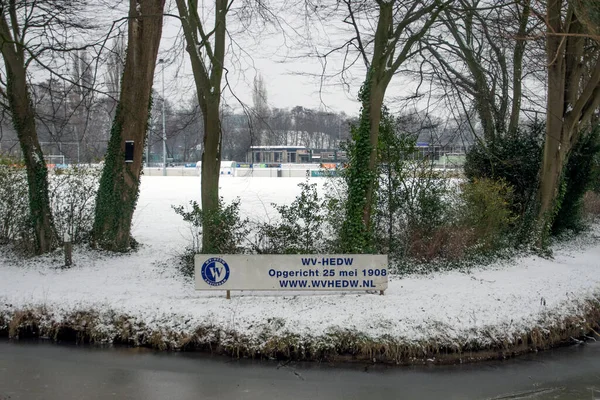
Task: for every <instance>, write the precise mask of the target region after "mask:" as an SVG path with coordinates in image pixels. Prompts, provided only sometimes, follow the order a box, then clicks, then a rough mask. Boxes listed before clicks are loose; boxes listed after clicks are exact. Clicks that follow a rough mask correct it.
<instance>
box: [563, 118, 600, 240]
mask: <svg viewBox="0 0 600 400" xmlns="http://www.w3.org/2000/svg"><path fill="white" fill-rule="evenodd" d="M599 133H600V129H594V130H592V132H591V133H589V134H587V135H584V136H582V137H581V138H580V139H579V141H578V142H577V144H576V145H575V147H574V148H573V150H572V151H571V155H570V156H569V160H568V162H567V165H566V166H565V169H564V171H563V175H562V184H563V191H564V192H563V193H564V194H563V195H562V198H560V199H558V202H559V204H558V206H557V210H558V212H557V214H556V217H555V218H554V221H553V222H552V234H554V235H558V234H560V233H562V232H565V231H567V230H573V231H580V230H582V229H583V228H584V226H583V225H584V223H583V222H584V221H583V197H584V195H585V193H586V192H587V191H588V190H589V189H592V188H593V186H594V185H593V184H594V179H595V178H596V177H595V176H594V175H595V170H594V167H595V162H596V161H597V158H598V155H599V154H600V140H599V136H600V135H599Z"/></svg>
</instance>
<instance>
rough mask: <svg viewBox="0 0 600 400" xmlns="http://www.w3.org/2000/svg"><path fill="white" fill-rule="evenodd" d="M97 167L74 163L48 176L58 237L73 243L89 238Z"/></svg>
mask: <svg viewBox="0 0 600 400" xmlns="http://www.w3.org/2000/svg"><path fill="white" fill-rule="evenodd" d="M99 179H100V170H98V169H95V168H85V167H80V166H75V167H72V168H69V169H65V170H62V173H61V174H58V175H54V176H52V177H51V179H50V204H51V207H52V213H53V217H54V224H55V227H56V231H57V234H58V237H59V238H60V239H61V240H62V239H64V238H65V235H66V234H68V235H69V237H70V240H71V242H72V243H82V242H86V241H87V240H88V239H89V236H90V233H91V231H92V227H93V224H94V211H95V208H96V204H95V201H96V194H97V193H98V185H99Z"/></svg>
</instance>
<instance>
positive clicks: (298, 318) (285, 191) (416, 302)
mask: <svg viewBox="0 0 600 400" xmlns="http://www.w3.org/2000/svg"><path fill="white" fill-rule="evenodd" d="M301 181H302V179H295V178H229V177H228V178H223V179H222V180H221V193H222V195H223V197H224V198H225V200H226V201H229V200H233V199H234V198H236V197H240V198H241V209H242V213H243V214H244V215H246V216H249V217H251V218H253V219H260V218H265V219H266V218H267V216H268V214H271V215H272V212H273V209H272V207H271V203H273V202H274V203H279V204H281V203H288V202H291V201H292V200H293V199H294V197H295V196H296V195H297V194H298V193H299V188H298V187H297V184H298V183H299V182H301ZM314 181H316V182H319V185H320V187H321V188H322V184H323V180H322V179H320V178H315V179H314ZM199 194H200V182H199V178H198V177H144V178H143V179H142V186H141V194H140V198H139V203H138V208H137V211H136V214H135V218H134V237H135V238H136V239H137V240H138V241H139V242H140V243H141V244H142V247H141V249H140V250H139V251H137V252H135V253H132V254H128V255H124V256H110V255H104V254H99V253H95V252H91V251H89V250H86V249H83V248H79V249H76V250H75V252H74V254H73V259H74V263H75V266H74V267H73V268H70V269H60V268H57V267H59V266H60V265H61V257H60V255H59V254H57V255H53V256H45V257H40V258H35V259H32V260H18V259H14V258H12V257H10V256H8V255H6V254H3V255H0V312H1V311H2V308H4V309H5V311H6V310H8V311H10V310H16V309H23V308H27V307H38V306H44V308H45V309H50V310H52V312H53V313H54V314H55V316H56V317H57V318H60V316H61V315H66V314H68V313H70V312H72V311H75V310H89V309H96V310H111V311H114V312H115V313H116V314H126V315H129V316H132V317H134V318H136V319H137V320H138V321H143V322H144V323H145V324H146V326H147V327H149V328H155V329H159V328H163V329H171V330H174V331H178V332H192V331H193V330H194V329H195V328H196V327H198V326H209V325H210V326H216V327H220V328H222V329H224V330H227V331H229V332H232V331H233V332H238V333H240V334H242V335H245V336H247V337H257V336H258V335H260V334H261V332H264V330H265V329H269V330H270V332H273V333H274V334H278V333H280V334H284V333H297V334H299V335H301V336H302V335H308V336H319V335H326V334H327V333H328V332H332V331H335V330H337V329H349V330H355V331H357V332H360V333H363V334H365V335H367V336H369V337H373V338H378V337H382V336H384V335H389V336H392V337H394V338H397V339H398V340H402V341H405V342H415V341H424V340H436V341H437V342H442V343H454V342H461V343H464V342H465V341H470V340H474V341H478V342H479V343H482V344H483V343H486V342H487V343H489V341H493V340H495V338H501V337H514V336H515V335H519V334H522V333H524V332H526V331H528V330H530V329H531V328H534V327H544V326H548V325H549V324H552V323H554V321H559V320H561V319H563V318H567V317H569V316H574V315H578V314H580V313H581V312H582V310H583V308H582V304H583V302H584V301H585V300H588V299H591V298H594V295H595V294H596V293H599V290H598V289H599V288H600V241H599V240H596V239H598V237H600V226H598V225H596V226H594V228H593V229H592V231H591V232H590V233H588V234H586V237H582V238H579V239H578V240H577V241H575V242H572V243H570V244H568V245H561V246H560V247H556V248H554V249H553V250H554V255H553V258H552V259H543V258H540V257H536V256H528V257H523V258H520V259H517V260H514V261H511V262H509V263H505V264H498V265H494V266H491V267H489V266H488V267H486V268H485V269H480V270H477V269H476V270H473V271H471V272H469V273H463V272H444V273H437V274H433V275H429V276H413V277H405V278H402V279H400V278H395V277H391V280H390V283H389V288H388V290H387V291H386V292H385V296H379V295H373V294H367V293H343V292H340V293H301V292H298V293H289V292H287V293H283V292H282V293H271V292H269V293H264V292H243V293H242V292H233V293H232V299H231V300H227V299H226V298H225V293H215V292H198V291H195V290H194V285H193V282H192V281H191V280H188V279H185V278H183V277H181V276H180V275H179V274H178V273H177V271H176V267H175V265H174V259H175V257H176V256H177V254H179V253H181V252H182V251H183V248H184V247H185V246H186V244H187V235H188V228H187V226H186V225H185V223H184V222H183V221H182V220H181V217H179V216H178V215H176V214H175V212H174V211H173V210H172V209H171V205H180V204H184V203H187V202H188V201H189V200H193V199H195V200H199ZM594 237H595V238H594Z"/></svg>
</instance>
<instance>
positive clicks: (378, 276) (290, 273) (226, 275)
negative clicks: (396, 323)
mask: <svg viewBox="0 0 600 400" xmlns="http://www.w3.org/2000/svg"><path fill="white" fill-rule="evenodd" d="M387 266H388V259H387V256H386V255H370V254H357V255H351V254H350V255H348V254H343V255H336V254H334V255H208V254H197V255H196V257H195V272H196V289H197V290H338V291H346V290H360V291H365V290H380V291H381V290H385V289H387V286H388V270H387Z"/></svg>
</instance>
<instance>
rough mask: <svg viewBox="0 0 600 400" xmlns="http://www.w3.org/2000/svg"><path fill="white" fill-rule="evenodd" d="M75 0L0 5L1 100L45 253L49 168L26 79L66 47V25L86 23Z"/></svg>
mask: <svg viewBox="0 0 600 400" xmlns="http://www.w3.org/2000/svg"><path fill="white" fill-rule="evenodd" d="M78 6H79V4H78V2H77V1H50V0H46V1H44V0H40V1H36V2H30V1H26V0H22V1H18V0H12V1H3V2H2V4H1V5H0V52H1V53H2V58H3V60H4V77H3V79H2V82H1V83H2V85H3V86H4V88H2V90H1V91H0V96H1V100H2V106H3V107H4V108H5V109H6V110H8V111H9V113H10V116H11V119H12V123H13V125H14V127H15V130H16V132H17V136H18V139H19V143H20V145H21V151H22V155H23V159H24V161H25V166H26V169H27V182H28V186H29V208H30V213H31V223H32V227H33V231H34V234H35V250H36V252H37V253H45V252H48V251H51V250H52V249H54V248H55V247H56V245H57V243H58V238H57V236H56V230H55V228H54V223H53V219H52V213H51V209H50V202H49V198H48V170H47V168H46V163H45V162H44V155H43V152H42V148H41V146H40V142H39V139H38V133H37V127H36V119H35V109H34V106H33V102H32V98H31V88H30V86H29V84H28V76H27V74H28V68H29V67H30V66H31V65H32V64H38V65H42V67H43V68H47V65H45V64H43V63H42V62H41V61H40V60H41V58H42V57H44V55H46V54H48V53H50V52H52V51H67V49H66V38H65V37H64V35H63V34H62V32H64V31H65V30H68V29H78V28H82V27H83V25H84V22H83V21H84V19H82V18H81V16H80V15H75V10H76V9H77V7H78Z"/></svg>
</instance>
